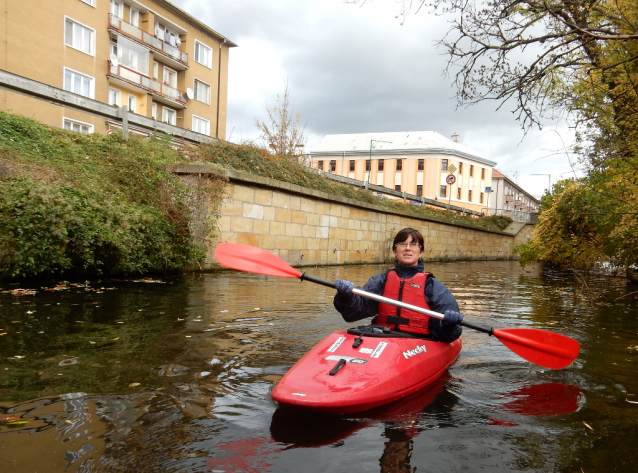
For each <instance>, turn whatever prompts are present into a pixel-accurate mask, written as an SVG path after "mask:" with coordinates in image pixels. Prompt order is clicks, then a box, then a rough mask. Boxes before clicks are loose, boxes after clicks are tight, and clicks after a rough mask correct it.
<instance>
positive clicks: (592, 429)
mask: <svg viewBox="0 0 638 473" xmlns="http://www.w3.org/2000/svg"><path fill="white" fill-rule="evenodd" d="M583 425H584V426H585V427H587V428H588V429H589V430H591V431H592V432H593V431H594V428H593V427H592V426H591V425H589V424H588V423H587V422H583Z"/></svg>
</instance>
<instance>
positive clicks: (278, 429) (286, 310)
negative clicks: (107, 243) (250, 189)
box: [0, 262, 638, 473]
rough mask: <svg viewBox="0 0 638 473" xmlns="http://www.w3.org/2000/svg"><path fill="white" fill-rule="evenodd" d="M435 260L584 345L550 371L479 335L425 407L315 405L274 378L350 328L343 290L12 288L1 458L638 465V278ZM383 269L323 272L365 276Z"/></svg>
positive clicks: (0, 299)
mask: <svg viewBox="0 0 638 473" xmlns="http://www.w3.org/2000/svg"><path fill="white" fill-rule="evenodd" d="M427 269H428V270H429V271H431V272H433V273H434V274H435V275H436V277H437V278H439V279H440V280H442V281H443V282H444V283H445V284H446V285H447V286H448V287H449V288H450V290H451V291H452V292H453V294H454V295H455V296H456V298H457V300H458V301H459V304H460V307H461V311H462V312H463V313H464V315H465V317H466V319H467V320H468V321H471V322H475V323H477V324H480V325H486V326H493V327H495V328H509V327H535V328H540V329H545V330H553V331H557V332H560V333H563V334H565V335H568V336H570V337H573V338H575V339H577V340H578V341H579V342H580V343H581V346H582V350H581V354H580V356H579V358H578V359H577V360H576V362H575V363H574V364H573V365H571V366H570V367H568V368H566V369H563V370H559V371H552V370H547V369H542V368H540V367H538V366H534V365H531V364H530V363H528V362H526V361H525V360H523V359H521V358H519V357H518V356H516V355H515V354H514V353H512V352H511V351H510V350H509V349H507V348H506V347H505V346H503V345H502V344H501V343H500V342H499V341H498V340H496V339H494V338H493V337H488V336H487V335H485V334H482V333H479V332H475V331H472V330H468V329H465V331H464V334H463V342H464V348H463V350H462V352H461V355H460V357H459V359H458V360H457V361H456V363H455V364H454V365H453V366H452V367H451V368H450V369H449V371H448V373H446V374H445V375H444V376H443V377H442V378H441V379H440V380H439V381H438V382H437V383H435V384H434V385H433V386H432V387H431V388H430V389H428V390H427V391H425V392H422V393H419V395H418V396H415V397H414V398H411V399H410V400H409V401H408V402H403V403H400V404H398V405H390V406H388V407H386V408H383V409H378V410H376V411H374V412H368V413H362V414H357V415H349V416H332V415H321V416H317V415H308V414H300V413H298V412H290V411H287V410H283V409H281V408H278V406H277V405H276V404H275V403H274V402H273V401H272V399H271V397H270V392H271V391H272V389H273V386H274V385H275V384H276V383H277V381H278V380H279V379H280V378H281V377H282V376H283V375H284V374H285V373H286V371H287V370H288V369H289V368H290V367H291V366H292V365H293V364H294V362H295V361H296V360H298V359H299V358H300V357H301V356H302V355H303V354H304V353H305V352H306V351H307V350H309V349H310V348H311V347H312V346H313V345H314V344H316V343H317V342H318V341H320V340H321V339H322V338H323V337H325V336H326V335H327V334H329V333H330V332H331V331H334V330H338V329H342V328H344V327H346V326H347V325H346V324H345V323H344V322H343V321H342V319H341V317H340V316H339V315H338V314H337V313H336V311H335V310H334V308H333V307H332V297H333V295H334V291H333V290H330V289H328V288H325V287H323V286H318V285H314V284H312V283H309V282H301V281H299V280H297V279H278V278H268V277H264V276H257V275H252V274H247V273H237V272H230V271H228V272H226V271H225V272H219V273H206V274H193V275H188V276H185V277H180V278H166V279H162V280H149V279H140V280H104V281H88V282H83V283H70V282H69V283H62V282H60V283H52V284H51V283H50V284H48V285H47V284H37V285H36V286H37V287H24V285H12V284H7V283H5V284H4V285H2V286H1V287H0V357H1V358H0V471H3V472H4V471H7V472H8V471H17V472H21V473H23V472H58V471H60V472H63V471H69V472H91V471H93V472H98V471H99V472H116V471H117V472H122V471H126V472H132V471H135V472H147V471H148V472H151V471H152V472H190V471H198V472H199V471H202V472H206V471H208V472H229V473H230V472H250V473H253V472H333V473H337V472H348V473H351V472H353V471H366V472H370V471H382V472H413V471H419V472H439V471H440V472H461V471H469V472H472V471H490V472H498V471H503V472H505V471H508V472H509V471H525V472H583V473H593V472H596V473H600V472H618V471H620V472H625V471H626V472H634V471H638V454H637V453H636V452H637V451H638V450H637V447H636V445H638V378H637V376H636V363H638V305H637V304H636V301H637V300H638V286H635V285H631V284H629V283H628V282H627V281H626V280H625V279H622V278H608V277H600V276H596V277H594V276H589V277H583V276H580V275H576V274H573V273H560V272H540V271H538V270H537V269H528V270H524V269H521V268H520V267H519V266H518V264H517V263H515V262H464V263H463V262H459V263H449V264H442V263H436V264H429V265H427ZM382 270H384V267H383V266H377V265H369V266H351V267H323V268H313V269H310V270H308V272H309V273H311V274H313V275H315V276H318V277H321V278H324V279H330V280H334V279H337V278H346V279H350V280H352V281H354V282H355V283H356V284H358V285H362V284H363V283H364V282H365V281H366V280H367V279H368V277H369V276H371V275H373V274H376V273H378V272H380V271H382ZM25 289H28V290H26V291H25Z"/></svg>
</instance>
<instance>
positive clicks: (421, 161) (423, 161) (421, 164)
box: [416, 159, 425, 171]
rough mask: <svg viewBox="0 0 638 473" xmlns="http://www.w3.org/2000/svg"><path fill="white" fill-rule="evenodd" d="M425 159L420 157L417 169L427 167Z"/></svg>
mask: <svg viewBox="0 0 638 473" xmlns="http://www.w3.org/2000/svg"><path fill="white" fill-rule="evenodd" d="M424 165H425V160H424V159H419V162H418V164H417V168H416V169H417V171H423V168H424V167H425V166H424Z"/></svg>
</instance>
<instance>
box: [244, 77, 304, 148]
mask: <svg viewBox="0 0 638 473" xmlns="http://www.w3.org/2000/svg"><path fill="white" fill-rule="evenodd" d="M266 112H267V116H268V119H267V120H266V121H261V120H259V119H256V120H255V123H256V125H257V128H259V131H260V138H261V139H262V140H263V141H264V143H265V145H266V147H267V149H269V150H270V151H271V152H272V153H273V154H275V155H277V156H280V157H282V158H293V159H296V160H298V159H299V158H300V156H301V155H303V147H304V145H305V143H306V137H305V136H304V132H305V125H302V124H301V116H300V115H299V114H294V112H293V106H292V104H291V102H290V95H289V92H288V83H286V84H285V88H284V92H283V94H282V95H279V94H277V104H276V105H275V106H274V107H272V108H269V107H268V106H266Z"/></svg>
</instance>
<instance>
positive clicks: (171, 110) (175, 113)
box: [162, 105, 177, 125]
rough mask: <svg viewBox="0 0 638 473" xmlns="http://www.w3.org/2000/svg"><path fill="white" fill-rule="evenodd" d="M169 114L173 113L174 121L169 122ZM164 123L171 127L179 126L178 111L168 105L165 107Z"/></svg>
mask: <svg viewBox="0 0 638 473" xmlns="http://www.w3.org/2000/svg"><path fill="white" fill-rule="evenodd" d="M169 112H171V114H172V117H173V120H172V121H171V120H167V116H168V115H169ZM162 121H163V122H164V123H168V124H169V125H177V110H175V109H172V108H169V107H167V106H166V105H164V106H163V107H162Z"/></svg>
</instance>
